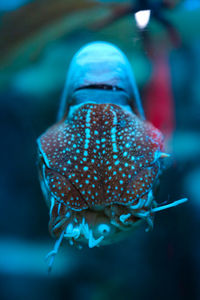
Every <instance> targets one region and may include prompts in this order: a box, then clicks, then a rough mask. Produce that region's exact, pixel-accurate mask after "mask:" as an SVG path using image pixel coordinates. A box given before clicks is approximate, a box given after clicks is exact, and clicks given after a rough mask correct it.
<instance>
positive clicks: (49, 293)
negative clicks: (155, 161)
mask: <svg viewBox="0 0 200 300" xmlns="http://www.w3.org/2000/svg"><path fill="white" fill-rule="evenodd" d="M96 40H103V41H108V42H112V43H114V44H116V45H117V46H118V47H120V48H121V49H122V50H123V51H124V52H125V53H126V55H127V56H128V58H129V60H130V62H131V65H132V67H133V70H134V73H135V77H136V81H137V84H138V87H139V90H140V94H141V97H142V102H143V106H144V110H145V113H146V116H147V119H148V120H150V121H151V122H152V123H153V124H154V125H155V126H157V127H158V128H160V129H161V130H162V131H163V133H164V134H165V138H166V147H167V149H168V151H169V152H171V153H172V158H171V162H170V163H169V167H168V168H167V169H166V170H165V172H164V173H163V175H162V177H161V180H160V188H159V191H158V194H157V201H158V202H160V203H161V202H164V201H166V200H168V201H173V200H177V199H180V198H183V197H187V198H188V199H189V201H188V202H187V203H186V204H183V205H182V206H179V207H175V208H173V209H170V210H168V211H164V212H162V213H158V214H157V215H156V218H155V225H154V229H153V231H151V232H149V233H145V226H141V227H140V228H139V229H138V230H137V231H135V232H134V233H133V234H132V235H130V236H129V238H127V239H126V240H124V241H122V242H120V243H118V244H113V245H110V246H106V247H101V248H96V249H92V250H90V249H87V247H84V248H83V250H81V251H79V250H76V249H74V248H70V247H69V246H68V243H67V242H66V241H65V242H63V245H62V247H61V249H60V251H59V254H58V255H57V257H56V259H55V263H54V266H53V271H52V273H51V275H50V276H48V274H47V265H46V263H45V261H44V257H45V255H46V254H47V253H48V252H49V251H50V250H51V249H52V248H53V245H54V242H55V241H54V240H53V239H52V238H51V237H50V235H49V232H48V219H49V217H48V209H47V207H46V205H45V202H44V199H43V196H42V193H41V190H40V186H39V181H38V174H37V164H36V160H37V151H36V142H35V141H36V138H37V137H38V136H39V135H40V134H41V133H42V132H44V130H45V129H47V128H48V127H49V126H50V125H52V124H53V123H54V122H55V120H56V115H57V111H58V107H59V102H60V96H61V94H62V89H63V87H64V82H65V76H66V72H67V69H68V65H69V62H70V60H71V58H72V56H73V55H74V53H75V52H76V51H77V50H78V49H79V48H80V47H81V46H82V45H84V44H85V43H87V42H91V41H96ZM0 133H1V147H0V154H1V155H0V161H1V162H0V299H1V300H11V299H34V300H35V299H37V300H39V299H48V300H55V299H58V300H59V299H89V300H90V299H91V300H101V299H104V300H107V299H128V300H129V299H134V300H140V299H141V300H143V299H163V300H164V299H176V300H177V299H194V300H196V299H200V284H199V283H200V218H199V216H200V1H198V0H183V1H181V0H180V1H179V0H171V1H170V0H146V1H145V0H144V1H139V0H135V1H134V0H133V1H109V0H107V1H106V0H104V1H95V0H88V1H86V0H76V1H75V0H56V1H55V0H36V1H28V0H1V1H0Z"/></svg>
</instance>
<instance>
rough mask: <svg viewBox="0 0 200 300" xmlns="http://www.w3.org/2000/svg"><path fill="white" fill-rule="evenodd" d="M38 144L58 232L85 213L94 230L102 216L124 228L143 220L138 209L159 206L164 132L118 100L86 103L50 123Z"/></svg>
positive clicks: (113, 224)
mask: <svg viewBox="0 0 200 300" xmlns="http://www.w3.org/2000/svg"><path fill="white" fill-rule="evenodd" d="M38 145H39V152H40V159H41V164H40V165H41V182H42V184H43V191H44V190H45V194H46V199H47V202H49V205H50V204H52V203H51V197H53V198H54V199H55V203H54V205H53V208H52V211H51V212H50V224H49V225H50V231H51V233H52V234H53V235H55V236H59V235H60V233H61V231H62V230H64V229H65V227H66V225H67V224H68V223H70V222H71V223H73V224H76V223H77V224H79V223H81V220H82V219H83V218H85V220H86V221H87V223H88V224H89V225H90V226H91V228H94V233H95V230H96V229H95V228H96V227H95V226H97V224H98V223H99V224H100V223H101V220H103V221H102V222H104V223H106V224H109V225H110V224H111V226H114V228H115V229H116V230H119V231H122V230H123V229H122V227H123V228H125V229H128V228H129V227H132V226H133V225H134V224H135V223H136V222H137V221H138V220H139V219H140V218H139V217H138V216H137V212H140V211H141V210H142V211H146V210H149V209H151V207H153V205H155V201H153V197H152V199H151V201H149V203H148V197H149V195H150V192H151V191H152V189H153V187H154V185H155V183H156V181H157V178H158V176H159V173H160V160H159V153H161V151H162V150H163V137H162V135H161V133H160V132H159V131H158V130H157V129H156V128H154V127H153V126H152V125H151V124H149V123H148V122H145V121H142V120H140V119H139V118H138V117H137V116H136V115H135V114H134V113H131V112H129V111H125V110H124V109H123V108H121V107H120V106H118V105H115V104H94V103H87V104H83V105H82V106H79V107H77V108H76V109H74V112H73V113H71V114H69V116H68V118H65V119H63V120H62V121H60V122H59V123H57V124H55V125H53V126H52V127H50V128H49V129H48V130H47V131H46V132H45V133H44V134H43V135H42V136H41V137H40V138H39V139H38ZM143 200H144V201H143ZM139 203H143V204H141V205H142V206H141V205H139ZM137 205H139V206H141V207H139V208H137ZM132 206H133V207H134V206H136V208H135V209H134V208H133V209H132V208H131V207H132ZM132 211H134V213H135V214H134V213H132ZM67 212H68V213H69V214H70V216H69V214H68V216H67V217H66V214H67ZM128 213H130V216H129V217H128V218H127V219H126V220H125V221H124V222H122V221H121V220H120V216H121V215H124V214H128ZM122 223H123V224H122ZM56 224H58V226H57V227H56V226H55V225H56ZM55 227H56V228H55ZM94 235H95V234H94Z"/></svg>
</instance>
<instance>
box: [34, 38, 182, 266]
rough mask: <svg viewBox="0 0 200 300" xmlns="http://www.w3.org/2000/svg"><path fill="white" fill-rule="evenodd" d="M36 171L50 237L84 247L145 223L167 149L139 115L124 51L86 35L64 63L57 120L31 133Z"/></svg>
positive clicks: (110, 239) (151, 213)
mask: <svg viewBox="0 0 200 300" xmlns="http://www.w3.org/2000/svg"><path fill="white" fill-rule="evenodd" d="M37 144H38V150H39V151H38V152H39V176H40V182H41V187H42V191H43V193H44V196H45V199H46V202H47V205H48V207H49V212H50V221H49V230H50V233H51V234H52V236H53V237H55V238H57V241H56V244H55V247H54V249H53V251H51V252H50V253H49V255H48V257H49V258H50V263H49V266H50V268H51V265H52V263H53V259H54V256H55V254H56V253H57V251H58V248H59V246H60V243H61V241H62V239H63V238H66V239H68V240H69V243H70V244H71V245H75V246H78V247H81V245H82V244H83V243H86V244H87V245H88V246H89V248H93V247H95V246H101V245H106V244H111V243H114V242H115V241H118V240H119V239H121V238H123V237H125V236H127V234H130V233H131V232H132V231H133V230H134V229H135V228H136V227H137V226H138V225H139V224H140V223H141V222H142V221H146V222H147V226H148V227H147V228H148V229H149V228H152V227H153V216H154V214H155V212H157V211H160V210H164V209H166V208H168V207H172V206H175V205H178V204H180V203H183V202H185V201H186V199H181V200H178V201H175V202H173V203H171V204H167V205H163V206H158V204H157V202H156V199H155V196H154V190H155V187H156V185H157V184H158V178H159V176H160V174H161V172H162V167H163V161H164V160H165V158H167V157H168V156H169V155H168V154H167V153H165V150H164V139H163V135H162V133H161V132H160V131H159V130H158V129H156V128H155V127H154V126H153V125H152V124H150V123H149V122H148V121H147V120H146V119H145V115H144V112H143V108H142V105H141V101H140V97H139V93H138V89H137V85H136V83H135V79H134V75H133V72H132V70H131V66H130V63H129V61H128V59H127V58H126V56H125V55H124V54H123V53H122V51H121V50H120V49H118V48H117V47H116V46H114V45H112V44H110V43H106V42H94V43H91V44H88V45H86V46H84V47H83V48H81V49H80V50H79V51H78V52H77V53H76V54H75V56H74V57H73V59H72V61H71V65H70V67H69V71H68V75H67V79H66V84H65V88H64V92H63V95H62V100H61V106H60V110H59V113H58V120H57V122H56V123H55V124H54V125H53V126H51V127H50V128H49V129H48V130H47V131H46V132H45V133H43V134H42V135H41V136H40V137H39V138H38V140H37Z"/></svg>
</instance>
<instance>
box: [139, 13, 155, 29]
mask: <svg viewBox="0 0 200 300" xmlns="http://www.w3.org/2000/svg"><path fill="white" fill-rule="evenodd" d="M150 15H151V11H150V10H140V11H138V12H136V13H135V20H136V24H137V26H138V27H139V28H140V29H144V28H145V27H146V26H147V24H148V23H149V19H150Z"/></svg>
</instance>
